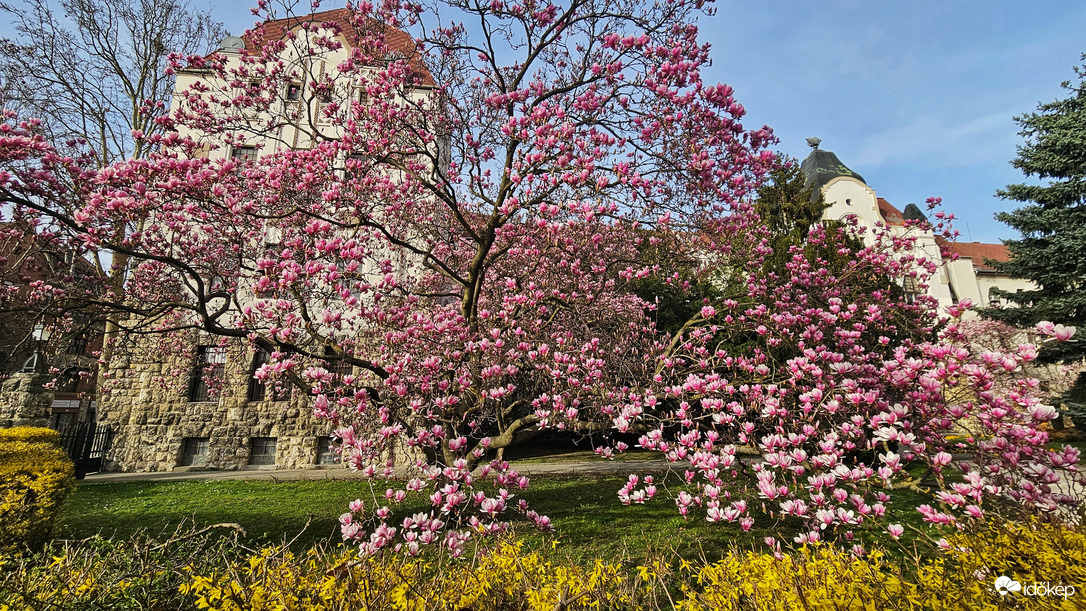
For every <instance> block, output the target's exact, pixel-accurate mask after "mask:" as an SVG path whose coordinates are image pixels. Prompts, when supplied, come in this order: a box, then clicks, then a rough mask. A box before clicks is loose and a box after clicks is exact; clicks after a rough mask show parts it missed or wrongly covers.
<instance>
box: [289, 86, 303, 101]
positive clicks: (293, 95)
mask: <svg viewBox="0 0 1086 611" xmlns="http://www.w3.org/2000/svg"><path fill="white" fill-rule="evenodd" d="M300 99H302V84H301V83H287V101H288V102H297V101H298V100H300Z"/></svg>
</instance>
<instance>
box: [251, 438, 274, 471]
mask: <svg viewBox="0 0 1086 611" xmlns="http://www.w3.org/2000/svg"><path fill="white" fill-rule="evenodd" d="M275 446H276V438H275V437H253V440H252V442H251V444H250V446H249V464H250V465H253V466H266V465H274V464H275Z"/></svg>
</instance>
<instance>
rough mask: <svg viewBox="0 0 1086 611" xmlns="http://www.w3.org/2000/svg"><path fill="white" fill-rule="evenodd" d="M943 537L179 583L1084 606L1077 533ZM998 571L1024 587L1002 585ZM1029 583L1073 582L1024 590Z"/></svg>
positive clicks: (554, 606) (1083, 561)
mask: <svg viewBox="0 0 1086 611" xmlns="http://www.w3.org/2000/svg"><path fill="white" fill-rule="evenodd" d="M949 544H950V549H949V550H948V551H946V552H940V553H937V554H936V555H934V556H930V557H928V558H925V559H921V560H919V561H913V562H906V561H904V560H902V559H897V560H895V559H892V558H890V557H889V556H886V555H884V554H882V553H880V552H873V553H870V554H868V555H867V556H866V557H864V558H857V557H855V556H853V555H852V554H850V553H849V552H847V551H844V550H840V549H836V548H833V547H831V546H828V545H821V546H808V547H804V548H801V549H799V550H796V551H793V552H791V553H785V554H783V555H781V556H780V557H775V556H774V555H772V554H763V553H755V552H734V553H732V554H729V555H728V556H727V557H726V558H724V559H723V560H721V561H719V562H715V563H712V564H699V563H691V562H689V561H686V560H682V559H678V558H668V557H660V558H657V559H655V560H650V561H648V562H645V563H644V566H636V567H635V566H632V565H630V564H624V563H620V562H604V561H602V560H597V561H596V562H595V563H593V564H592V565H591V566H588V567H585V566H579V565H577V564H576V563H574V562H573V561H570V560H568V559H551V558H549V556H550V555H549V554H544V553H541V552H536V551H527V550H525V549H524V548H523V546H522V545H521V544H519V543H515V542H508V541H507V542H502V543H500V544H498V546H497V547H496V548H495V549H493V550H490V551H488V552H487V553H485V554H482V555H480V556H478V557H476V558H474V559H471V560H449V559H426V560H423V559H408V558H403V557H401V556H396V555H394V554H389V555H386V556H377V557H372V558H364V559H359V558H357V557H356V556H354V555H352V554H343V553H340V554H338V555H336V554H333V555H323V554H321V553H318V552H316V551H311V552H309V553H305V554H301V555H295V554H293V553H291V552H289V551H285V550H283V549H279V548H276V549H269V550H264V551H263V552H261V553H259V554H257V555H255V556H253V557H251V558H250V559H249V560H248V562H247V563H240V564H239V563H234V564H232V565H231V566H229V567H225V568H223V569H220V570H219V571H217V572H213V573H212V574H210V575H206V574H205V575H200V574H196V572H191V573H192V575H191V578H190V579H189V581H188V583H186V584H185V585H183V586H182V588H181V589H182V592H183V593H185V594H188V595H189V596H190V597H192V598H193V599H194V601H195V604H196V606H197V608H200V609H211V610H214V611H272V610H276V611H279V610H283V611H287V610H289V611H346V610H376V609H382V610H384V609H389V610H391V609H396V610H401V611H430V610H433V611H446V610H447V611H453V610H471V611H511V610H518V611H520V610H524V611H527V610H545V611H553V610H562V611H574V610H587V609H679V610H681V611H740V610H743V611H776V610H780V611H784V610H789V611H790V610H793V609H802V610H806V611H830V610H833V611H839V610H845V609H848V610H878V611H882V610H909V611H922V610H923V611H929V610H948V611H949V610H962V611H965V610H969V611H972V610H985V609H992V610H998V609H1025V610H1032V609H1038V610H1040V609H1054V610H1055V609H1068V610H1070V609H1084V608H1086V531H1084V530H1083V529H1082V528H1081V527H1078V528H1072V529H1068V528H1067V527H1059V526H1053V525H1049V524H1042V523H1037V522H1029V523H999V524H992V525H991V526H990V527H988V528H987V529H983V530H980V531H977V532H970V533H962V534H959V535H956V536H954V537H952V538H951V539H950V541H949ZM1000 576H1007V577H1008V578H1009V579H1012V580H1016V581H1017V582H1020V584H1021V585H1022V586H1023V590H1022V591H1020V592H1012V593H1008V594H1000V593H998V592H997V591H996V579H997V578H998V577H1000ZM1034 582H1038V583H1041V582H1043V583H1047V584H1049V586H1053V587H1054V586H1057V585H1063V586H1074V587H1075V588H1076V590H1075V592H1074V593H1073V594H1071V595H1068V596H1064V595H1060V594H1056V593H1055V592H1056V591H1055V590H1053V589H1052V588H1051V587H1049V588H1047V589H1043V590H1041V591H1040V593H1038V590H1037V589H1036V588H1035V589H1034V590H1033V592H1032V593H1030V592H1028V591H1027V589H1028V584H1033V583H1034ZM1059 592H1061V593H1063V594H1068V593H1069V592H1070V591H1069V590H1067V589H1066V588H1064V589H1063V590H1059Z"/></svg>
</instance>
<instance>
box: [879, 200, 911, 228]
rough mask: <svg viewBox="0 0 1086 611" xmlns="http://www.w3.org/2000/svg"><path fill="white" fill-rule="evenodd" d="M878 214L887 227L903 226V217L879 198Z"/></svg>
mask: <svg viewBox="0 0 1086 611" xmlns="http://www.w3.org/2000/svg"><path fill="white" fill-rule="evenodd" d="M879 214H880V215H881V216H882V220H884V221H886V224H887V225H904V224H905V215H903V214H902V213H901V211H900V210H898V209H897V208H895V207H894V205H893V204H891V203H890V202H888V201H886V200H885V199H883V198H881V197H880V198H879Z"/></svg>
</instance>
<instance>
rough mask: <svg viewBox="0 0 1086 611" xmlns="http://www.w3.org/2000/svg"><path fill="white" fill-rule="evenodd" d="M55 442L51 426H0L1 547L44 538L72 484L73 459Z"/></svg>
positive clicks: (22, 546)
mask: <svg viewBox="0 0 1086 611" xmlns="http://www.w3.org/2000/svg"><path fill="white" fill-rule="evenodd" d="M59 444H60V436H59V434H58V433H57V432H56V431H53V430H50V429H42V428H30V427H15V428H11V429H0V553H14V552H17V551H22V550H26V549H33V548H37V547H40V546H41V545H43V544H44V543H46V542H47V541H48V540H49V534H50V533H51V532H52V529H53V523H54V522H55V521H56V518H57V514H58V513H59V512H60V507H61V504H62V503H63V502H64V499H65V498H66V497H67V496H68V493H69V492H70V491H71V489H72V486H73V485H74V484H75V476H74V467H73V465H72V461H71V460H69V459H68V456H67V455H66V454H65V453H64V450H62V449H61V448H60V445H59Z"/></svg>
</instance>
